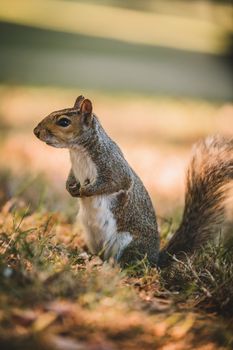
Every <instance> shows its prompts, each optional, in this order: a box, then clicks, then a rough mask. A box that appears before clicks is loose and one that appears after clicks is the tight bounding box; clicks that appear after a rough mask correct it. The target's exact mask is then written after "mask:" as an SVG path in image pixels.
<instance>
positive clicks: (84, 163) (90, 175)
mask: <svg viewBox="0 0 233 350" xmlns="http://www.w3.org/2000/svg"><path fill="white" fill-rule="evenodd" d="M70 158H71V163H72V170H73V173H74V175H75V177H76V179H77V180H78V181H79V182H80V184H81V186H82V185H83V184H84V183H85V181H86V180H87V179H88V180H89V181H90V184H91V183H93V182H94V181H95V180H96V177H97V169H96V166H95V164H94V162H93V161H92V159H91V158H90V156H89V154H88V153H87V151H86V150H84V149H83V148H82V147H78V148H76V149H74V150H70ZM116 196H117V194H111V195H98V196H91V197H84V198H81V199H80V211H79V219H80V221H81V223H82V224H83V226H84V232H85V236H86V237H85V238H86V242H87V245H88V248H89V249H90V251H91V253H93V254H100V253H102V254H103V256H104V258H105V259H108V258H110V257H113V258H115V259H118V258H119V257H120V255H121V254H122V251H123V249H124V248H125V247H126V246H127V245H128V244H129V243H130V242H131V241H132V237H131V235H130V234H129V233H128V232H117V225H116V220H115V218H114V216H113V214H112V212H111V204H112V201H114V200H115V198H116Z"/></svg>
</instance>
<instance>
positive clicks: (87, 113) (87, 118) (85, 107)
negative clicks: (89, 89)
mask: <svg viewBox="0 0 233 350" xmlns="http://www.w3.org/2000/svg"><path fill="white" fill-rule="evenodd" d="M80 112H81V115H82V116H83V121H84V123H85V124H90V122H91V120H92V103H91V101H90V100H88V99H87V98H85V99H84V100H83V101H82V102H81V106H80Z"/></svg>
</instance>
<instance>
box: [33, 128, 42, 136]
mask: <svg viewBox="0 0 233 350" xmlns="http://www.w3.org/2000/svg"><path fill="white" fill-rule="evenodd" d="M33 132H34V134H35V135H36V137H38V138H39V137H40V130H39V128H38V127H36V128H35V129H34V130H33Z"/></svg>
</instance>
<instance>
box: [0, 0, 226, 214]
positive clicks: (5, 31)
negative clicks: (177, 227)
mask: <svg viewBox="0 0 233 350" xmlns="http://www.w3.org/2000/svg"><path fill="white" fill-rule="evenodd" d="M232 14H233V13H232V4H231V1H220V0H219V1H204V0H203V1H202V0H199V1H195V0H193V1H191V0H189V1H182V0H172V1H169V0H158V1H153V0H144V1H140V0H105V1H104V0H96V1H91V0H90V1H89V0H88V1H77V0H76V1H75V0H40V1H36V0H20V1H19V0H10V1H9V0H1V2H0V48H1V52H0V186H1V187H0V203H1V204H2V203H5V201H6V200H8V199H10V198H11V197H15V196H18V195H19V194H20V195H22V194H25V193H26V194H25V201H26V202H28V205H29V206H33V205H35V206H36V205H39V203H42V202H43V201H46V202H47V204H48V202H49V203H50V204H49V206H50V207H49V209H51V210H67V207H69V208H74V201H73V199H71V198H70V197H69V195H68V194H67V193H66V192H65V186H64V183H65V179H66V176H67V174H68V171H69V156H68V151H67V150H61V149H53V148H51V147H49V146H47V145H44V144H42V143H41V142H40V141H39V140H37V139H36V138H35V137H34V135H33V133H32V130H33V128H34V127H35V126H36V124H37V123H38V122H39V121H40V120H41V119H42V118H43V117H44V116H46V115H47V114H49V113H50V112H52V111H54V110H58V109H61V108H65V107H69V106H70V107H71V106H72V104H73V103H74V100H75V98H76V97H77V96H78V95H79V94H83V95H85V96H86V97H88V98H90V99H91V100H92V101H93V104H94V110H95V112H96V114H97V115H98V116H99V117H100V119H101V121H102V123H103V125H104V127H105V129H106V130H107V132H108V133H109V134H110V135H111V136H112V138H113V139H114V140H115V141H116V142H117V143H118V144H119V145H120V147H121V148H122V149H123V151H124V154H125V156H126V158H127V159H128V161H129V162H130V164H131V165H132V166H133V168H134V169H135V170H136V172H137V173H138V174H139V175H140V177H141V178H142V179H143V181H144V183H145V185H146V187H147V188H148V190H149V192H150V194H151V196H152V198H153V201H154V203H155V206H156V209H157V212H158V214H159V216H164V215H165V216H169V215H170V214H171V215H172V213H173V212H174V211H176V210H179V208H180V207H181V206H182V201H183V191H184V174H185V168H186V166H187V162H188V159H189V157H190V150H191V145H192V144H193V143H194V142H195V141H196V140H197V139H199V138H201V137H205V136H206V135H208V134H214V133H221V134H224V135H233V104H232V97H233V80H232V58H233V57H232V56H233V55H232V52H233V51H232V47H233V46H232V33H233V24H232ZM21 197H22V196H21ZM64 208H66V209H64ZM72 210H73V209H71V212H72Z"/></svg>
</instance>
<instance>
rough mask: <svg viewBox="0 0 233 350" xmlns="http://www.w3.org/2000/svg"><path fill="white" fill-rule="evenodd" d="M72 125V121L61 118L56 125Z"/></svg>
mask: <svg viewBox="0 0 233 350" xmlns="http://www.w3.org/2000/svg"><path fill="white" fill-rule="evenodd" d="M70 123H71V121H70V119H68V118H61V119H59V120H58V121H57V122H56V124H57V125H59V126H62V127H64V128H65V127H66V126H69V125H70Z"/></svg>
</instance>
